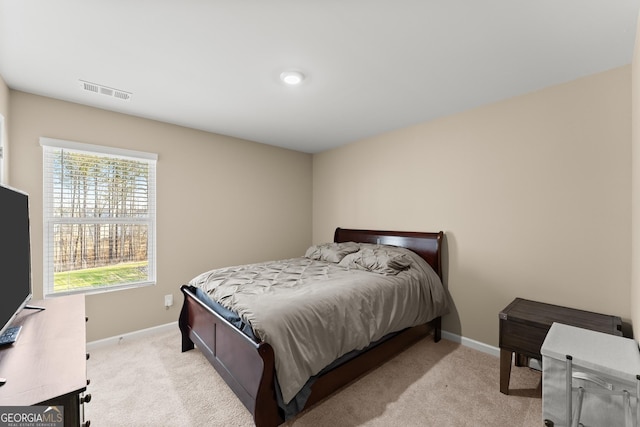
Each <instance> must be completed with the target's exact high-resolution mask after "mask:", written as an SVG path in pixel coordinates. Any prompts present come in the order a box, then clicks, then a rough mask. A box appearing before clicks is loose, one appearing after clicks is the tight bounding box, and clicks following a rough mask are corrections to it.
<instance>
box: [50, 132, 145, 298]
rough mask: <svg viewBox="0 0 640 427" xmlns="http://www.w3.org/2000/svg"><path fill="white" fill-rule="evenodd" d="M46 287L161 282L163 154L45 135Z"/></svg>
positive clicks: (89, 288)
mask: <svg viewBox="0 0 640 427" xmlns="http://www.w3.org/2000/svg"><path fill="white" fill-rule="evenodd" d="M40 145H42V148H43V168H44V170H43V177H44V191H43V194H44V204H43V209H44V265H43V268H44V272H43V276H44V294H45V296H47V295H60V294H68V293H76V292H100V291H107V290H114V289H120V288H129V287H134V286H144V285H150V284H155V272H156V269H155V264H156V263H155V229H156V200H155V190H156V179H155V177H156V162H157V155H155V154H151V153H142V152H137V151H130V150H121V149H114V148H111V147H101V146H96V145H90V144H81V143H77V142H71V141H62V140H56V139H51V138H40Z"/></svg>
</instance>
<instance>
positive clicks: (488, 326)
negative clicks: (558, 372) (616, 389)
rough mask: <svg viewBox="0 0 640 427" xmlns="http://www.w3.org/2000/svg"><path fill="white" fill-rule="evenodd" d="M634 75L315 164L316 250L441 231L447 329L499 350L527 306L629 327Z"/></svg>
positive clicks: (531, 97)
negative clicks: (363, 233) (596, 316)
mask: <svg viewBox="0 0 640 427" xmlns="http://www.w3.org/2000/svg"><path fill="white" fill-rule="evenodd" d="M630 90H631V67H630V66H625V67H621V68H617V69H614V70H611V71H609V72H605V73H601V74H597V75H593V76H589V77H586V78H582V79H579V80H576V81H573V82H569V83H566V84H563V85H559V86H555V87H550V88H547V89H544V90H541V91H539V92H535V93H531V94H528V95H525V96H520V97H517V98H513V99H510V100H507V101H503V102H499V103H496V104H492V105H488V106H485V107H482V108H478V109H474V110H472V111H468V112H465V113H461V114H457V115H453V116H449V117H446V118H443V119H440V120H435V121H431V122H428V123H424V124H421V125H418V126H414V127H410V128H406V129H401V130H398V131H395V132H391V133H387V134H384V135H379V136H376V137H373V138H370V139H366V140H362V141H359V142H356V143H353V144H350V145H347V146H344V147H341V148H337V149H334V150H330V151H327V152H324V153H321V154H318V155H315V156H314V158H313V218H314V220H313V241H314V243H317V242H321V241H327V240H330V239H331V237H332V233H333V230H334V228H335V227H336V226H341V227H357V228H373V229H393V230H416V231H436V230H443V231H445V233H446V242H447V254H446V255H445V256H446V257H447V258H446V260H445V270H446V273H445V274H446V277H445V281H446V283H447V286H448V288H449V291H450V293H451V295H452V297H453V301H454V303H455V308H454V310H453V312H452V313H451V314H450V315H448V316H446V317H445V318H444V322H443V328H444V329H445V330H446V331H449V332H452V333H455V334H458V335H462V336H464V337H467V338H471V339H474V340H477V341H480V342H483V343H487V344H490V345H497V344H498V312H499V311H500V310H501V309H502V308H504V307H505V306H506V305H507V304H508V303H509V302H510V301H511V300H513V298H515V297H523V298H529V299H535V300H539V301H545V302H549V303H554V304H560V305H565V306H571V307H577V308H581V309H586V310H592V311H598V312H604V313H610V314H616V315H619V316H621V317H622V318H623V319H624V320H627V321H628V320H629V318H630V304H629V295H630V274H631V273H630V271H631V259H630V245H631V239H630V231H631V209H630V207H631V202H630V200H631V197H630V192H631V161H630V155H631V95H630Z"/></svg>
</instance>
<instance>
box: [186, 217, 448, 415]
mask: <svg viewBox="0 0 640 427" xmlns="http://www.w3.org/2000/svg"><path fill="white" fill-rule="evenodd" d="M442 239H443V233H442V232H437V233H421V232H397V231H373V230H354V229H342V228H337V229H336V230H335V234H334V243H335V244H340V245H343V246H341V248H342V247H344V245H348V244H350V242H355V243H357V244H363V245H362V246H363V247H364V246H365V245H368V246H373V245H375V247H378V245H389V246H393V247H399V248H406V249H409V250H410V251H411V256H419V258H421V259H420V260H419V261H420V262H422V263H423V261H422V260H424V261H426V263H427V264H428V265H429V266H430V270H431V269H432V273H434V274H435V275H437V280H438V282H439V283H440V286H441V280H442V268H441V256H442V255H441V253H442ZM385 247H386V246H385ZM310 249H311V248H310ZM400 250H404V249H400ZM416 254H417V255H416ZM346 258H348V256H347V257H345V260H346ZM427 268H428V267H427ZM181 291H182V293H183V295H184V304H183V307H182V310H181V313H180V318H179V327H180V330H181V333H182V351H183V352H185V351H189V350H191V349H193V348H194V345H195V346H197V347H198V349H199V350H200V351H201V352H202V353H203V354H204V355H205V357H206V358H207V359H208V360H209V362H210V363H211V364H212V365H213V367H214V368H215V369H216V371H217V372H218V373H219V374H220V376H221V377H222V378H223V379H224V380H225V382H226V383H227V384H228V385H229V387H230V388H231V389H232V390H233V392H234V393H235V394H236V396H237V397H238V398H239V399H240V401H241V402H242V403H243V404H244V405H245V407H246V408H247V409H248V410H249V412H250V413H251V414H252V416H253V419H254V422H255V424H256V426H258V427H263V426H267V427H268V426H277V425H279V424H281V423H283V422H284V420H285V414H286V416H287V417H289V416H290V415H289V413H288V412H287V411H286V410H283V407H282V403H283V402H282V392H281V388H280V385H281V384H279V381H278V375H277V373H278V372H277V370H276V366H277V360H276V356H275V352H274V348H278V347H277V345H276V343H275V342H273V346H272V345H271V344H270V343H269V342H265V341H267V340H265V341H262V340H260V339H259V338H256V336H254V335H252V334H251V333H250V330H251V328H248V329H249V331H247V330H246V329H247V328H246V327H243V326H242V325H241V324H238V322H235V321H234V320H233V318H230V317H229V316H226V315H224V313H222V314H221V312H220V311H219V310H218V309H215V310H214V308H212V305H211V304H210V301H209V302H207V300H206V298H203V296H202V295H201V294H200V291H199V290H197V289H196V288H194V287H193V286H189V285H185V286H182V287H181ZM443 292H444V291H443ZM421 303H422V302H421ZM438 310H440V311H439V312H438V315H437V316H436V317H434V318H432V319H430V320H429V321H427V322H425V323H423V324H419V325H415V326H411V327H406V328H403V329H402V330H399V331H394V332H393V333H390V334H386V335H385V336H384V337H383V338H381V339H379V340H375V342H374V343H372V344H370V345H368V346H366V347H365V348H364V349H360V350H359V351H358V352H352V353H350V354H349V355H345V356H349V357H342V358H341V359H340V360H339V361H337V362H334V363H332V364H330V366H328V367H327V368H325V369H323V370H321V371H320V372H319V373H318V374H317V375H314V376H313V378H312V380H313V381H309V383H308V387H307V389H306V391H305V396H304V400H303V402H304V404H303V405H302V406H301V407H300V408H298V409H297V410H296V412H297V411H300V410H303V409H306V408H309V407H311V406H312V405H314V404H315V403H317V402H318V401H320V400H321V399H323V398H325V397H327V396H328V395H330V394H332V393H333V392H334V391H336V390H337V389H339V388H340V387H342V386H344V385H346V384H348V383H349V382H351V381H353V380H354V379H356V378H357V377H359V376H361V375H363V374H364V373H366V372H368V371H370V370H372V369H374V368H375V367H377V366H379V365H380V364H382V363H384V362H385V361H387V360H389V359H390V358H392V357H393V356H394V355H396V354H398V353H400V352H401V351H403V350H404V349H406V348H407V347H409V346H410V345H412V344H413V343H415V342H416V341H418V340H420V339H423V338H424V337H425V336H428V335H429V334H433V339H434V341H436V342H437V341H439V340H440V337H441V315H442V314H445V312H446V307H442V309H440V308H439V309H438ZM236 320H237V319H236ZM240 323H242V322H240ZM245 326H246V325H245ZM279 354H280V355H282V354H283V353H282V351H280V353H279ZM280 366H282V362H281V363H280ZM279 373H282V372H279Z"/></svg>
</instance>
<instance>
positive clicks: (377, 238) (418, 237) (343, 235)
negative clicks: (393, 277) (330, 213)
mask: <svg viewBox="0 0 640 427" xmlns="http://www.w3.org/2000/svg"><path fill="white" fill-rule="evenodd" d="M443 236H444V233H443V232H442V231H439V232H437V233H420V232H416V231H379V230H352V229H348V228H336V231H335V233H334V235H333V241H334V242H338V243H339V242H359V243H375V244H380V245H392V246H400V247H403V248H407V249H411V250H412V251H414V252H415V253H417V254H418V255H420V256H421V257H422V258H424V259H425V261H427V262H428V263H429V265H430V266H431V267H432V268H433V269H434V270H435V272H436V273H437V274H438V276H440V279H441V280H442V253H441V252H442V238H443Z"/></svg>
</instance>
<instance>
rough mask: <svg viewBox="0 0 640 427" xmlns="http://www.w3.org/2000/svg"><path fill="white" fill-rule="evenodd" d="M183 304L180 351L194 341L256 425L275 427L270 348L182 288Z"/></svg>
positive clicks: (277, 419)
mask: <svg viewBox="0 0 640 427" xmlns="http://www.w3.org/2000/svg"><path fill="white" fill-rule="evenodd" d="M181 291H182V293H183V294H184V304H183V306H182V311H181V312H180V319H179V321H178V324H179V326H180V331H181V332H182V351H183V352H184V351H188V350H191V349H193V347H194V344H195V345H196V346H197V347H198V349H199V350H200V351H201V352H202V354H204V355H205V357H206V358H207V359H208V360H209V362H210V363H211V364H212V365H213V367H214V368H215V369H216V371H218V373H219V374H220V376H221V377H222V378H223V379H224V380H225V382H226V383H227V384H228V385H229V387H230V388H231V389H232V390H233V392H234V393H235V394H236V395H237V396H238V398H239V399H240V401H241V402H242V403H243V404H244V406H245V407H246V408H247V409H248V410H249V412H250V413H251V414H252V415H253V418H254V421H255V423H256V426H277V425H278V424H281V423H282V422H283V421H284V419H283V417H282V416H281V415H280V414H279V409H278V402H277V400H276V394H275V384H274V373H275V360H274V354H273V348H272V347H271V346H270V345H269V344H267V343H264V342H262V343H255V342H254V341H252V340H251V339H250V338H249V337H247V336H246V335H245V334H244V333H242V332H241V331H240V330H238V328H236V327H235V326H233V325H232V324H231V323H229V322H228V321H227V320H225V319H224V318H222V317H221V316H220V315H218V314H217V313H216V312H215V311H213V310H212V309H211V308H209V307H208V306H206V305H205V304H203V303H202V302H201V301H200V300H198V298H196V296H195V295H194V294H193V293H192V292H191V291H190V290H189V288H188V287H186V286H183V287H182V288H181Z"/></svg>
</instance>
